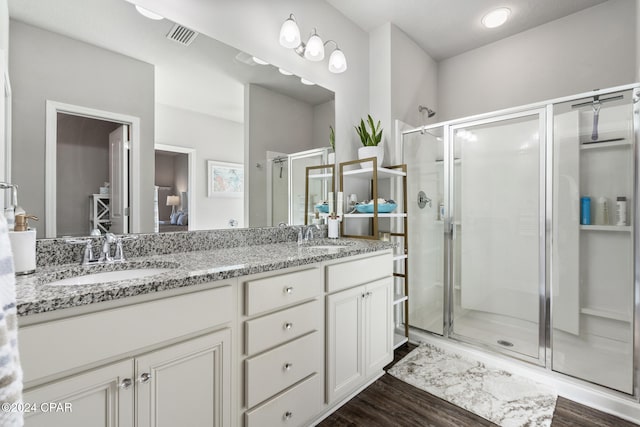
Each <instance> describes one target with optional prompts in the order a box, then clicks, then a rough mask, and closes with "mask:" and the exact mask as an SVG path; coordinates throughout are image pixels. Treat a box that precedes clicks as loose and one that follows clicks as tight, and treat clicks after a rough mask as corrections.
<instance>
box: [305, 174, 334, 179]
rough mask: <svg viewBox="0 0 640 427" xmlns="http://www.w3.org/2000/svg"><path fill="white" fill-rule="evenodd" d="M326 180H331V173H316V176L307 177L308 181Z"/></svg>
mask: <svg viewBox="0 0 640 427" xmlns="http://www.w3.org/2000/svg"><path fill="white" fill-rule="evenodd" d="M327 178H333V174H332V173H316V174H310V175H309V179H327Z"/></svg>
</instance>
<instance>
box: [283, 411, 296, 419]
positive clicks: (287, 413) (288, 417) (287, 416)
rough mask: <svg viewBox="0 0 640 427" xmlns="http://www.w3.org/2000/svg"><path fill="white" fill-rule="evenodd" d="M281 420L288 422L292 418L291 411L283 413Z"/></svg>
mask: <svg viewBox="0 0 640 427" xmlns="http://www.w3.org/2000/svg"><path fill="white" fill-rule="evenodd" d="M282 418H284V419H285V420H290V419H291V418H293V412H291V411H287V412H285V413H284V415H283V416H282Z"/></svg>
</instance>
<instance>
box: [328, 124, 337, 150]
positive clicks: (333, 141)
mask: <svg viewBox="0 0 640 427" xmlns="http://www.w3.org/2000/svg"><path fill="white" fill-rule="evenodd" d="M329 144H331V148H332V149H333V151H336V131H335V130H334V129H333V126H331V125H329Z"/></svg>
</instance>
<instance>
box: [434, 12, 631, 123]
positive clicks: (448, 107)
mask: <svg viewBox="0 0 640 427" xmlns="http://www.w3.org/2000/svg"><path fill="white" fill-rule="evenodd" d="M635 7H636V1H635V0H609V1H607V2H605V3H602V4H600V5H597V6H594V7H591V8H589V9H585V10H583V11H581V12H578V13H575V14H573V15H569V16H567V17H565V18H561V19H558V20H556V21H553V22H550V23H548V24H545V25H541V26H539V27H536V28H533V29H531V30H528V31H525V32H522V33H520V34H517V35H515V36H512V37H509V38H507V39H504V40H501V41H498V42H495V43H492V44H490V45H487V46H484V47H481V48H479V49H475V50H472V51H469V52H466V53H463V54H461V55H458V56H455V57H453V58H450V59H447V60H444V61H441V62H440V63H439V64H438V76H439V80H438V83H439V84H438V89H439V90H438V104H439V105H438V109H439V110H440V111H439V113H440V114H439V115H438V116H439V120H445V119H452V118H458V117H464V116H468V115H472V114H478V113H483V112H489V111H493V110H497V109H502V108H508V107H513V106H518V105H523V104H528V103H532V102H537V101H543V100H545V99H550V98H556V97H560V96H564V95H572V94H577V93H581V92H586V91H590V90H593V89H597V88H606V87H611V86H616V85H621V84H627V83H632V82H633V81H634V80H635V77H636V63H635V61H636V46H635V43H636V42H635V41H636V32H635V31H636V9H635Z"/></svg>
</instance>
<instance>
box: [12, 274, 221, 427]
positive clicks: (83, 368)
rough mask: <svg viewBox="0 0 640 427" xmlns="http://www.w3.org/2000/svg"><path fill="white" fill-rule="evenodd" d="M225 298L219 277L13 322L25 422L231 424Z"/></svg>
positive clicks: (45, 423)
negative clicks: (193, 287)
mask: <svg viewBox="0 0 640 427" xmlns="http://www.w3.org/2000/svg"><path fill="white" fill-rule="evenodd" d="M233 305H234V297H233V292H232V286H231V285H226V286H219V287H216V288H213V289H207V290H202V291H198V292H192V293H188V294H182V295H173V296H170V297H167V298H163V299H158V300H153V301H148V302H141V303H137V304H132V305H128V306H124V307H117V308H110V309H106V310H103V311H98V312H91V313H86V314H80V315H78V316H74V317H69V318H64V319H58V320H52V321H48V322H43V323H39V324H33V325H28V326H25V327H21V328H20V330H19V339H20V350H21V359H22V365H23V370H24V375H25V392H24V402H26V403H36V408H37V411H36V412H33V413H32V412H29V413H26V414H25V425H26V426H27V427H29V426H47V427H52V426H54V427H55V426H64V427H68V426H89V425H90V426H105V427H106V426H114V427H115V426H134V425H135V426H138V427H144V426H152V425H153V426H155V425H197V426H229V425H231V400H230V396H231V393H232V388H231V369H230V366H231V357H232V353H231V341H232V332H231V331H232V329H231V322H232V320H233V310H232V307H233ZM163 343H164V345H163ZM100 361H102V364H101V362H100ZM32 384H36V385H34V386H32ZM48 402H58V403H60V405H59V406H58V407H55V408H54V409H53V410H51V411H48V412H46V411H43V410H41V408H40V406H39V405H41V404H42V403H48ZM65 404H70V408H71V410H70V411H69V410H67V411H66V412H65V411H64V408H65ZM45 409H48V407H46V408H45Z"/></svg>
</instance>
